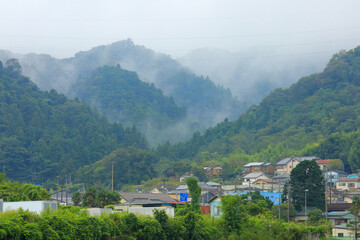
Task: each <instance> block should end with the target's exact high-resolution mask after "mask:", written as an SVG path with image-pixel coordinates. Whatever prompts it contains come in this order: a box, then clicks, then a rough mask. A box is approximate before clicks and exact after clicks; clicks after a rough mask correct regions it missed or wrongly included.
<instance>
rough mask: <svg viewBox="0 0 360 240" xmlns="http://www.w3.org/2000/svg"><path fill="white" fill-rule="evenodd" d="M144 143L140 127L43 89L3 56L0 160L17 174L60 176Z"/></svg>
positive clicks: (0, 68) (20, 176)
mask: <svg viewBox="0 0 360 240" xmlns="http://www.w3.org/2000/svg"><path fill="white" fill-rule="evenodd" d="M130 146H131V147H133V148H136V149H146V148H147V142H146V141H145V139H144V137H143V135H142V134H141V133H140V132H139V131H137V129H136V128H134V127H133V128H123V126H122V125H121V124H120V123H112V124H110V123H109V122H108V120H107V119H106V118H105V117H104V116H102V115H100V114H99V113H98V112H96V111H94V110H92V109H91V108H90V106H88V105H86V104H84V103H80V102H78V101H76V100H69V99H67V98H66V97H65V96H64V95H63V94H58V93H57V92H56V91H55V90H51V91H49V92H45V91H41V90H39V88H38V87H37V86H36V85H35V84H34V83H33V82H31V81H30V79H29V78H27V77H24V76H22V75H21V68H20V65H19V63H18V62H17V61H14V60H12V61H7V63H6V64H4V66H3V64H2V63H1V62H0V164H1V166H2V168H3V169H2V171H5V172H6V175H7V176H8V177H9V178H11V179H14V180H18V181H27V182H34V183H35V182H36V183H39V182H41V180H42V178H43V180H44V182H45V181H47V180H49V181H52V182H53V183H55V182H56V176H60V177H62V178H63V177H64V176H65V175H66V174H74V173H75V171H76V170H77V169H78V168H80V167H82V166H85V165H89V164H92V163H94V162H96V161H98V160H100V159H102V158H103V157H104V156H106V155H107V154H109V153H111V152H112V151H114V150H115V149H117V148H120V147H124V148H127V147H130Z"/></svg>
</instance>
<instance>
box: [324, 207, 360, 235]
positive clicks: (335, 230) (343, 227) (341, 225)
mask: <svg viewBox="0 0 360 240" xmlns="http://www.w3.org/2000/svg"><path fill="white" fill-rule="evenodd" d="M328 219H329V221H330V222H331V223H332V225H333V227H332V236H333V237H351V236H354V231H353V230H352V229H351V228H350V227H349V226H348V224H349V223H350V222H351V221H354V220H355V215H354V214H352V213H351V212H349V211H333V212H329V213H328Z"/></svg>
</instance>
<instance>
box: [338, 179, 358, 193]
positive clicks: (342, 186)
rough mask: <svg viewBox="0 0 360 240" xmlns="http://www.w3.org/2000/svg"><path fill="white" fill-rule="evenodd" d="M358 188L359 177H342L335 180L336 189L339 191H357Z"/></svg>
mask: <svg viewBox="0 0 360 240" xmlns="http://www.w3.org/2000/svg"><path fill="white" fill-rule="evenodd" d="M359 188H360V178H359V177H349V176H348V177H343V178H340V179H339V180H338V181H337V182H336V189H337V190H339V191H357V190H358V189H359Z"/></svg>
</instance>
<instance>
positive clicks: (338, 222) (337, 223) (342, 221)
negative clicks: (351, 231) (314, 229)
mask: <svg viewBox="0 0 360 240" xmlns="http://www.w3.org/2000/svg"><path fill="white" fill-rule="evenodd" d="M343 223H346V220H345V219H335V225H341V224H343Z"/></svg>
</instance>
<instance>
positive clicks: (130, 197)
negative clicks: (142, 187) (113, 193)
mask: <svg viewBox="0 0 360 240" xmlns="http://www.w3.org/2000/svg"><path fill="white" fill-rule="evenodd" d="M119 194H120V196H121V198H123V199H124V200H125V201H126V202H132V201H134V200H135V199H149V200H151V201H159V202H164V203H172V202H175V201H176V200H174V199H173V198H172V197H170V196H169V195H166V194H161V193H134V192H119Z"/></svg>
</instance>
